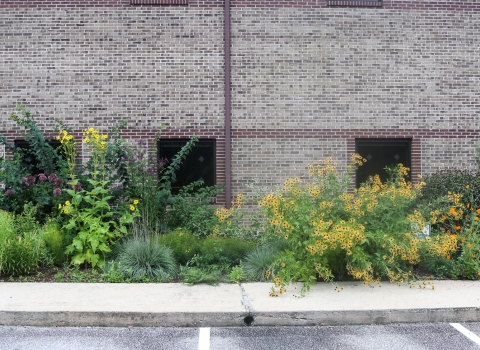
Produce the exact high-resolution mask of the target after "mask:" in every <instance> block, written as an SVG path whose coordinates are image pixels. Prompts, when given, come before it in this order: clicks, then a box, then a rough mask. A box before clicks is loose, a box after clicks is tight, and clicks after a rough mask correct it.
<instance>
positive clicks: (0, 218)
mask: <svg viewBox="0 0 480 350" xmlns="http://www.w3.org/2000/svg"><path fill="white" fill-rule="evenodd" d="M13 219H14V216H13V215H12V214H10V213H8V212H6V211H4V210H0V275H1V274H2V273H3V272H4V265H5V263H6V260H7V254H8V249H9V248H8V246H9V245H10V242H11V241H12V240H14V239H15V228H14V226H13Z"/></svg>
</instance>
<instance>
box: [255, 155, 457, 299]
mask: <svg viewBox="0 0 480 350" xmlns="http://www.w3.org/2000/svg"><path fill="white" fill-rule="evenodd" d="M351 160H352V162H351V164H350V165H349V167H348V169H347V171H346V172H344V173H343V174H338V173H337V171H336V164H335V163H333V162H332V159H331V158H329V159H327V160H325V161H323V162H318V163H315V164H311V165H309V167H308V170H309V178H310V181H308V182H307V183H306V184H305V185H303V183H302V181H301V180H300V179H286V180H285V182H284V185H283V188H282V190H281V191H280V192H279V193H274V194H269V195H267V196H265V197H264V198H263V199H262V200H261V201H260V203H259V204H260V206H262V207H263V211H264V215H265V216H266V218H267V220H268V225H269V226H270V229H272V230H274V231H275V232H276V234H277V235H279V236H280V237H283V239H284V240H285V243H286V247H287V248H286V249H285V250H284V251H283V252H282V253H280V254H279V256H278V258H277V259H276V261H275V263H274V266H273V267H274V268H273V270H275V271H278V272H277V273H276V276H274V277H275V278H274V279H273V281H274V283H275V285H274V287H273V288H272V291H271V293H270V294H271V295H272V296H277V295H279V294H282V293H284V292H285V291H286V287H287V285H288V284H290V283H291V282H303V288H302V290H301V294H302V295H303V294H304V293H305V292H306V291H308V290H309V288H310V286H311V285H312V284H313V283H315V282H316V281H317V280H324V281H334V280H335V279H342V278H346V277H347V276H350V278H353V279H356V280H362V281H363V282H364V283H365V284H371V283H379V282H380V281H381V280H382V279H383V280H385V279H386V280H389V281H391V282H397V283H401V282H406V281H409V280H411V278H412V275H413V266H414V265H415V264H417V263H418V262H419V261H420V259H421V254H420V252H421V251H423V250H425V249H424V248H422V247H424V246H426V247H427V248H426V249H427V250H428V251H430V252H432V254H437V255H443V256H446V255H448V254H450V253H451V252H452V251H453V250H454V249H455V246H456V241H455V240H454V239H453V238H452V237H451V236H450V235H443V236H439V238H438V240H436V241H432V240H428V239H426V238H422V236H421V235H419V234H418V232H419V231H421V230H422V228H423V227H424V226H425V225H426V223H425V220H424V218H423V216H422V215H421V214H420V213H419V212H418V211H416V210H415V205H414V204H415V199H416V197H417V195H418V193H419V191H420V189H421V187H422V185H423V184H422V183H421V182H419V183H418V184H417V185H412V184H411V183H410V182H407V181H406V180H405V176H406V175H407V173H408V168H405V167H404V166H403V165H401V164H400V165H398V166H397V167H395V168H394V169H391V170H390V171H391V178H390V180H388V181H387V182H385V183H382V182H381V181H380V178H379V177H378V176H375V177H373V178H371V179H370V180H369V181H368V182H366V183H364V184H362V185H361V186H360V187H359V188H358V189H355V190H351V189H350V186H351V184H352V183H353V181H352V175H353V172H354V171H355V169H356V167H357V166H360V165H362V164H363V163H364V162H365V161H366V160H365V159H363V158H362V157H360V156H359V155H357V154H354V155H352V159H351ZM435 244H436V246H438V247H440V248H439V249H436V248H435V247H434V245H435ZM429 247H430V248H429Z"/></svg>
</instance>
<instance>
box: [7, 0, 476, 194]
mask: <svg viewBox="0 0 480 350" xmlns="http://www.w3.org/2000/svg"><path fill="white" fill-rule="evenodd" d="M420 2H422V3H425V1H420ZM386 3H387V2H386ZM388 3H389V4H390V3H391V4H393V2H392V1H390V2H388ZM412 6H413V5H412ZM231 14H232V18H231V19H232V26H231V27H232V67H231V72H232V87H231V90H232V127H233V129H234V131H233V136H232V184H233V188H232V190H233V193H234V194H236V193H239V192H246V191H247V189H246V186H245V185H246V183H248V182H251V181H253V180H254V179H255V178H257V179H260V180H261V181H263V182H264V183H265V185H270V184H278V183H281V182H282V181H283V179H284V178H285V177H289V176H300V175H302V174H305V167H306V165H307V164H308V163H310V162H312V161H315V160H317V159H324V158H325V157H327V156H333V157H334V159H335V160H336V161H337V162H339V163H340V164H341V166H342V167H344V166H345V163H346V159H347V157H348V153H349V152H350V151H351V150H352V146H351V145H352V144H354V140H355V138H358V137H402V138H412V139H413V140H414V143H415V147H416V148H415V152H418V153H415V157H417V158H418V157H419V158H420V159H419V160H418V161H417V160H416V161H415V162H416V163H415V169H413V170H414V171H416V172H417V173H420V172H421V173H423V174H429V173H432V172H434V171H436V170H440V169H442V168H444V167H448V166H460V167H470V168H471V167H473V168H476V165H475V166H473V165H472V164H474V163H475V162H476V156H475V149H476V138H477V137H478V135H479V134H480V126H479V114H480V113H479V112H480V101H479V96H480V59H479V58H480V48H479V46H478V42H480V34H479V31H478V28H480V12H478V11H460V10H458V11H457V10H451V11H450V10H442V11H439V10H432V9H427V10H415V9H413V8H410V9H408V10H401V9H398V10H397V9H391V8H388V9H387V8H384V9H382V8H380V9H371V8H325V7H323V8H310V9H299V8H265V7H249V6H247V5H245V6H234V7H232V11H231ZM223 29H224V28H223V9H222V8H221V7H216V8H215V7H213V8H201V7H124V8H121V7H109V8H102V7H97V8H82V7H77V8H68V7H64V8H52V7H47V8H42V9H35V8H16V9H15V8H11V9H8V8H1V9H0V76H1V84H0V132H9V133H10V132H11V131H12V128H13V125H12V123H11V122H10V121H9V120H8V114H9V113H11V112H12V111H13V104H14V102H17V101H18V102H22V103H24V104H25V105H26V106H27V108H28V109H30V110H31V111H32V114H33V115H35V116H36V117H39V118H40V120H41V126H42V127H43V128H45V129H51V128H52V127H53V120H54V118H60V119H62V120H64V121H66V122H67V123H68V124H70V125H72V126H73V127H74V128H76V130H77V132H78V131H79V130H81V129H83V128H85V127H87V126H94V127H97V128H101V129H102V128H103V129H104V128H107V127H110V126H113V125H116V124H117V123H118V122H119V121H121V120H129V121H130V127H131V128H132V129H133V131H131V133H130V134H129V137H132V138H138V137H149V138H153V135H154V131H155V129H156V128H157V127H158V126H160V125H161V124H166V125H167V126H168V128H167V130H166V131H165V135H167V136H168V135H169V136H168V137H188V136H189V135H193V134H199V135H203V136H204V137H215V138H217V140H219V142H217V164H220V165H219V168H218V169H217V179H220V180H219V182H220V183H221V182H222V181H224V178H225V177H224V171H225V169H224V164H225V162H224V160H223V158H222V157H223V155H224V154H225V150H224V148H223V140H224V135H223V127H224V90H223V89H224V62H223V52H224V51H223V49H224V46H223V45H224V41H223ZM277 130H281V131H280V132H279V133H278V134H276V133H277ZM282 130H283V131H282ZM378 130H381V131H378ZM273 134H275V135H273ZM452 134H454V137H455V138H452V136H451V135H452ZM14 136H15V135H14V133H10V137H14ZM220 158H222V159H220ZM222 179H223V180H222Z"/></svg>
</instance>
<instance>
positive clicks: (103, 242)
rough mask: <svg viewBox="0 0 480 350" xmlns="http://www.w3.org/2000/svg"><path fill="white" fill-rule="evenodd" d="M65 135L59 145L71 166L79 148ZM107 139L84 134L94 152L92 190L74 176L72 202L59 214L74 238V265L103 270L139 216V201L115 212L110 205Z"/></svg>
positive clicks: (71, 248) (69, 250) (71, 250)
mask: <svg viewBox="0 0 480 350" xmlns="http://www.w3.org/2000/svg"><path fill="white" fill-rule="evenodd" d="M69 136H70V135H68V133H67V132H66V131H62V132H61V137H60V142H61V143H62V148H63V150H64V153H65V154H66V156H67V159H69V164H71V163H73V162H74V159H75V158H76V150H77V147H76V146H75V144H74V140H73V139H72V138H71V137H69ZM107 139H108V136H107V135H104V134H101V133H100V132H99V131H97V130H95V129H93V128H89V129H87V130H85V133H84V140H83V142H84V143H85V144H86V145H87V146H89V147H90V149H91V152H92V158H91V159H92V163H93V169H94V171H93V173H92V174H91V175H92V177H91V178H90V179H88V180H87V181H88V182H89V184H90V185H91V190H88V191H87V190H85V189H82V188H81V186H80V183H79V181H78V180H77V179H75V177H74V175H73V167H74V165H72V166H71V177H72V180H71V182H70V183H69V185H70V189H67V190H66V193H67V194H68V196H69V197H70V199H69V200H67V201H65V202H64V203H61V204H59V205H58V210H59V211H60V213H61V214H62V215H65V216H66V217H67V219H66V224H64V225H63V229H64V230H66V232H67V233H69V234H70V235H71V236H73V240H72V243H71V244H70V245H69V246H67V253H69V254H72V259H71V261H72V263H73V264H74V265H80V264H82V263H85V264H90V265H91V266H92V267H94V268H95V267H97V266H98V267H102V266H104V264H105V254H106V253H108V252H110V251H111V246H112V245H113V244H114V243H115V240H116V239H117V238H119V237H122V236H124V235H126V234H127V226H126V225H128V224H130V223H132V222H133V219H134V218H135V216H137V215H138V214H137V210H136V206H137V205H138V200H136V199H135V200H134V201H133V202H132V203H130V204H129V203H126V205H127V207H126V208H123V209H122V208H121V209H120V211H114V210H113V208H112V207H111V206H110V204H109V201H110V200H111V199H112V196H110V195H109V194H108V193H109V189H108V184H109V181H108V180H104V177H105V176H104V175H105V172H104V171H105V159H106V158H105V155H106V143H107Z"/></svg>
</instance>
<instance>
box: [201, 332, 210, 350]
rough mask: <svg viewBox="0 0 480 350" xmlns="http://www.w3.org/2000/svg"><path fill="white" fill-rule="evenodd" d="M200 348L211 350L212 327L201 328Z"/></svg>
mask: <svg viewBox="0 0 480 350" xmlns="http://www.w3.org/2000/svg"><path fill="white" fill-rule="evenodd" d="M198 350H210V328H200V332H199V333H198Z"/></svg>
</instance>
